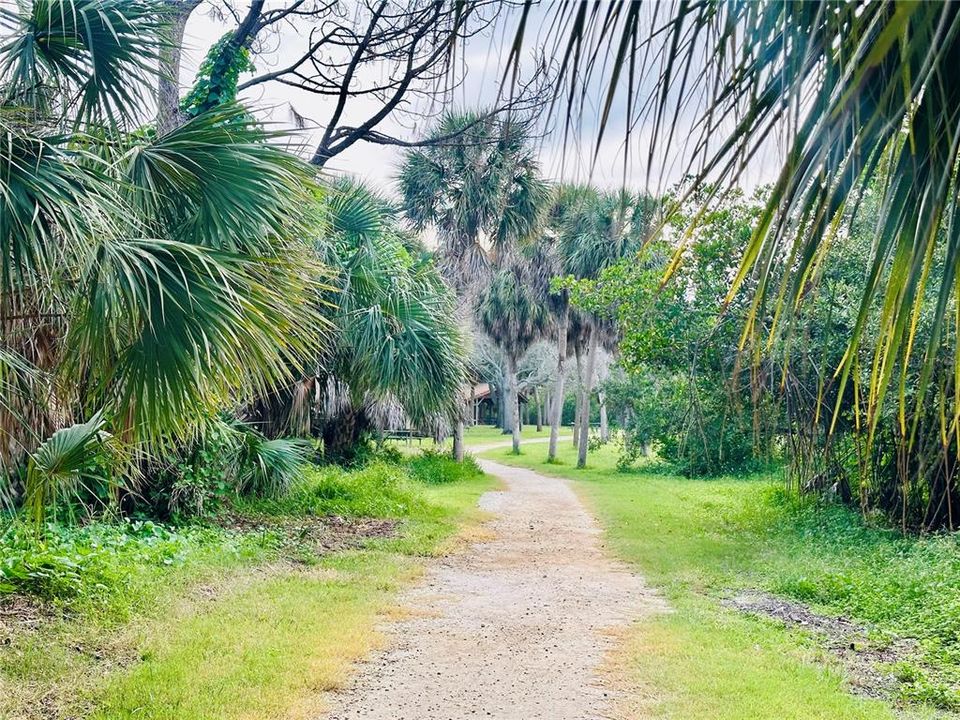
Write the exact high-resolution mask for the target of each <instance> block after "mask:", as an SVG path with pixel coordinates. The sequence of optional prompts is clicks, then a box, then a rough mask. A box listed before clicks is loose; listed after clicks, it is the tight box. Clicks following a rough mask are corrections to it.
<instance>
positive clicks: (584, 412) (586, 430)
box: [577, 323, 597, 468]
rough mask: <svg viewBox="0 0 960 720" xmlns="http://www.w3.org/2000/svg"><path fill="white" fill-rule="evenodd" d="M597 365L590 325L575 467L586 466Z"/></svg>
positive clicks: (595, 343)
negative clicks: (591, 400) (591, 395)
mask: <svg viewBox="0 0 960 720" xmlns="http://www.w3.org/2000/svg"><path fill="white" fill-rule="evenodd" d="M596 364H597V328H596V326H595V325H594V324H593V323H590V350H589V352H588V354H587V368H586V371H585V372H584V375H585V376H586V377H584V378H583V382H582V383H581V385H580V388H581V390H580V393H581V396H582V398H583V400H582V408H581V411H580V412H581V417H580V447H579V448H578V452H577V467H578V468H582V467H586V465H587V445H588V444H589V442H590V393H591V391H592V390H593V371H594V368H595V367H596Z"/></svg>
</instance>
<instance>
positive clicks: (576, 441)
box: [573, 343, 589, 447]
mask: <svg viewBox="0 0 960 720" xmlns="http://www.w3.org/2000/svg"><path fill="white" fill-rule="evenodd" d="M573 354H574V357H575V358H576V360H577V394H576V400H575V404H574V412H573V446H574V447H580V425H582V424H583V423H582V421H583V357H582V356H583V349H582V348H581V347H580V343H574V345H573ZM588 422H589V421H588Z"/></svg>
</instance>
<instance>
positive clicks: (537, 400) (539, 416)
mask: <svg viewBox="0 0 960 720" xmlns="http://www.w3.org/2000/svg"><path fill="white" fill-rule="evenodd" d="M533 399H534V402H535V403H536V404H537V432H538V433H541V432H543V401H542V399H541V398H540V389H539V388H537V389H536V390H534V392H533Z"/></svg>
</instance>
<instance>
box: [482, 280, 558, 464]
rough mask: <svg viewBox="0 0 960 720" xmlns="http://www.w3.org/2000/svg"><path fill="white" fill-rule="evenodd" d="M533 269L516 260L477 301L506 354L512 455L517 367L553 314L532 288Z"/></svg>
mask: <svg viewBox="0 0 960 720" xmlns="http://www.w3.org/2000/svg"><path fill="white" fill-rule="evenodd" d="M529 274H530V269H529V267H528V266H526V265H525V264H523V263H521V262H519V261H517V262H513V263H511V264H510V265H508V266H507V267H504V268H502V269H501V270H499V271H497V272H496V273H494V275H493V278H491V280H490V283H489V285H487V286H486V287H485V288H483V289H482V290H481V291H480V294H479V296H478V298H477V314H478V319H479V322H480V326H481V328H483V330H484V332H486V333H487V334H488V335H489V336H490V338H491V339H492V340H493V342H494V343H495V344H496V345H497V347H499V348H500V350H501V351H502V352H503V354H504V358H505V360H506V365H507V373H506V374H507V413H508V417H509V418H510V427H511V428H512V429H513V452H514V453H519V452H520V416H519V412H518V399H519V398H518V391H517V366H518V364H519V362H520V358H521V357H523V354H524V353H525V352H526V351H527V349H528V348H529V347H530V346H531V345H532V344H533V343H534V342H536V341H537V340H539V339H540V338H541V337H542V336H543V335H544V333H546V332H547V330H548V329H549V327H550V325H551V317H550V313H549V312H548V311H547V308H546V306H545V305H544V304H543V302H541V299H540V298H538V297H537V295H536V293H535V292H534V291H533V290H532V288H531V279H530V277H529Z"/></svg>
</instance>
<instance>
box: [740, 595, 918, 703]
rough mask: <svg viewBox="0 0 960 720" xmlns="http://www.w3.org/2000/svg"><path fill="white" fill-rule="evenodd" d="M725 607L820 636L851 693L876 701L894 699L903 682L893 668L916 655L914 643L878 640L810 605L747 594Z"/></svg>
mask: <svg viewBox="0 0 960 720" xmlns="http://www.w3.org/2000/svg"><path fill="white" fill-rule="evenodd" d="M723 604H724V605H726V606H727V607H731V608H733V609H735V610H738V611H740V612H744V613H749V614H751V615H759V616H761V617H767V618H772V619H774V620H779V621H780V622H782V623H783V624H784V625H786V626H787V627H789V628H797V629H802V630H806V631H808V632H810V633H812V634H814V635H815V636H817V637H818V638H819V639H821V640H822V641H823V643H824V645H825V647H826V648H827V650H829V651H830V653H831V654H832V655H833V656H834V657H836V658H837V659H838V660H839V661H840V663H841V664H842V665H843V666H844V668H845V669H846V670H847V674H848V681H849V683H850V689H851V690H852V691H853V692H854V693H855V694H857V695H863V696H866V697H872V698H889V697H891V696H892V695H894V694H895V691H896V689H897V686H898V685H899V681H898V680H897V677H896V675H895V674H894V672H893V665H894V664H896V663H898V662H900V661H903V660H908V659H910V658H911V657H913V656H915V654H916V649H917V647H916V642H914V641H913V640H909V639H905V638H895V639H893V640H889V641H887V640H878V639H876V634H875V633H871V628H870V627H869V626H867V625H862V624H859V623H855V622H853V621H852V620H849V619H848V618H845V617H837V616H831V615H821V614H819V613H816V612H814V611H813V610H811V609H810V608H808V607H807V606H806V605H803V604H801V603H797V602H792V601H790V600H785V599H783V598H780V597H777V596H776V595H770V594H768V593H759V592H751V593H744V594H741V595H737V596H735V597H732V598H730V599H728V600H724V601H723ZM871 635H873V636H871Z"/></svg>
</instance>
